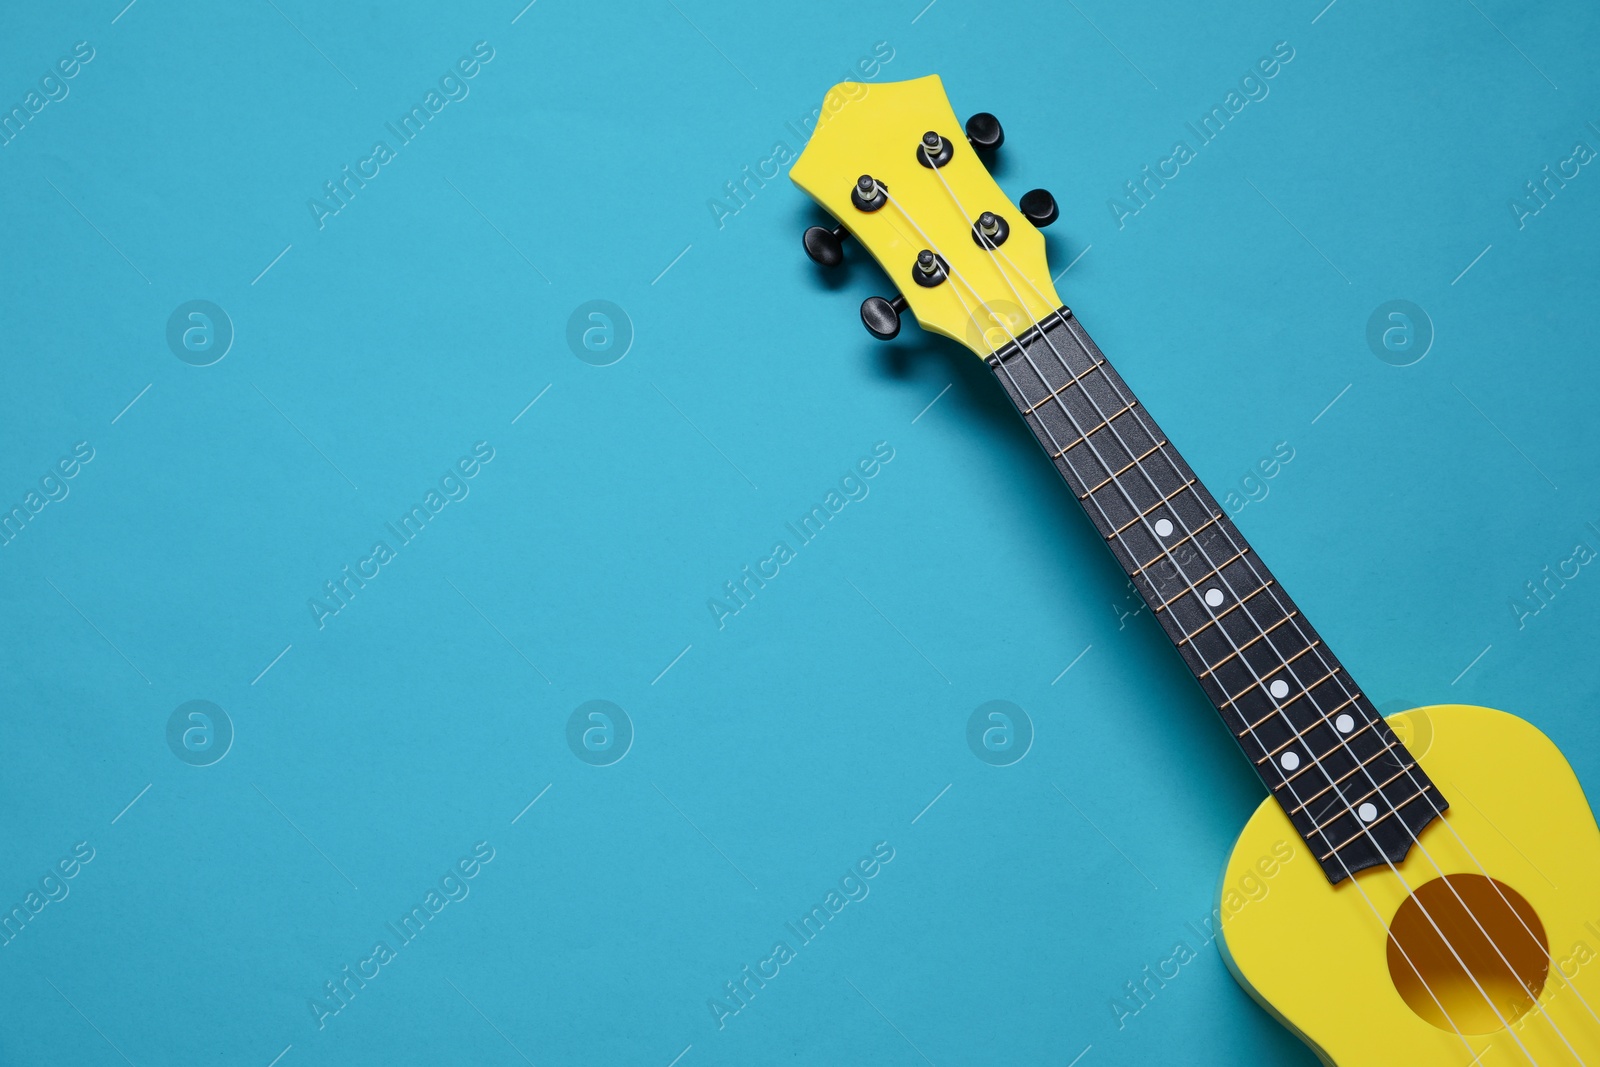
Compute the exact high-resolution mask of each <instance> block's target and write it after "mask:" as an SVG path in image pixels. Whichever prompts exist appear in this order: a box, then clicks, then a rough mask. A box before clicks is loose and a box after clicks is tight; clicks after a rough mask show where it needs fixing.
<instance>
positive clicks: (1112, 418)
mask: <svg viewBox="0 0 1600 1067" xmlns="http://www.w3.org/2000/svg"><path fill="white" fill-rule="evenodd" d="M988 363H989V365H990V367H991V368H992V369H993V371H994V374H995V377H996V378H997V379H999V381H1000V384H1001V386H1002V387H1004V389H1005V391H1006V393H1007V395H1009V396H1010V397H1011V400H1012V402H1013V403H1014V404H1015V405H1016V407H1017V411H1018V412H1019V413H1020V414H1021V415H1022V418H1023V421H1024V422H1026V423H1027V425H1028V427H1029V429H1031V430H1032V431H1033V433H1034V436H1035V437H1037V438H1038V441H1039V444H1040V445H1041V446H1043V448H1044V450H1045V452H1046V453H1048V454H1049V456H1050V459H1051V461H1052V462H1053V463H1054V464H1055V466H1056V470H1057V471H1058V472H1059V473H1060V474H1061V477H1062V480H1063V481H1065V482H1066V484H1067V487H1068V488H1069V489H1071V490H1072V493H1073V495H1074V496H1076V497H1077V498H1078V501H1079V503H1080V504H1082V505H1083V509H1084V511H1085V512H1086V513H1087V514H1088V516H1089V519H1090V521H1091V522H1093V523H1094V526H1095V529H1097V530H1099V531H1100V535H1101V537H1103V538H1104V539H1105V542H1106V545H1107V547H1109V548H1110V549H1111V553H1112V555H1113V556H1115V557H1116V559H1117V562H1118V563H1120V564H1122V568H1123V570H1124V571H1126V572H1127V575H1128V578H1129V580H1130V581H1132V583H1133V585H1134V587H1135V588H1136V589H1137V590H1138V592H1139V595H1140V596H1141V597H1143V598H1144V601H1145V603H1146V604H1148V605H1149V607H1150V611H1151V613H1152V614H1153V615H1154V616H1155V618H1156V620H1157V621H1158V622H1159V623H1160V624H1161V628H1162V630H1163V631H1165V633H1166V635H1167V637H1168V638H1169V639H1170V640H1171V641H1172V643H1173V645H1174V646H1175V647H1176V648H1177V650H1178V653H1179V654H1180V655H1181V656H1182V657H1183V661H1184V663H1186V664H1188V666H1189V670H1190V671H1191V672H1192V673H1193V674H1194V677H1195V680H1196V681H1197V682H1199V683H1200V688H1201V689H1202V690H1203V691H1204V692H1205V694H1206V697H1207V698H1208V699H1209V700H1210V701H1211V703H1212V705H1213V706H1214V707H1215V708H1216V709H1217V711H1218V713H1219V714H1220V715H1221V717H1222V721H1223V723H1224V725H1226V726H1227V728H1228V731H1229V733H1231V734H1232V735H1233V737H1234V740H1235V741H1236V742H1237V743H1238V744H1239V747H1240V749H1241V751H1243V753H1244V755H1245V758H1246V759H1248V760H1249V761H1250V764H1251V766H1253V767H1254V768H1255V771H1256V774H1257V775H1258V776H1259V777H1260V779H1261V782H1262V784H1263V785H1265V786H1266V787H1267V789H1268V791H1269V792H1270V793H1271V794H1272V795H1273V797H1274V798H1276V799H1277V801H1278V803H1279V804H1280V805H1281V806H1282V808H1283V810H1284V812H1285V813H1286V814H1287V815H1288V816H1289V819H1290V821H1291V822H1292V823H1293V824H1294V827H1295V829H1296V830H1297V831H1299V833H1300V836H1301V837H1302V838H1303V839H1304V840H1305V842H1306V844H1307V846H1308V847H1309V848H1310V849H1311V852H1312V855H1314V856H1316V857H1317V859H1318V862H1319V863H1320V864H1321V866H1322V869H1323V872H1324V874H1326V876H1327V878H1328V880H1329V881H1330V882H1332V883H1335V884H1336V883H1338V882H1340V881H1341V880H1343V879H1344V878H1346V877H1348V876H1350V875H1352V874H1354V873H1355V872H1356V871H1359V870H1362V869H1364V868H1366V867H1372V866H1377V865H1380V864H1383V863H1385V862H1386V861H1387V862H1391V863H1396V864H1398V863H1399V862H1400V861H1401V860H1402V859H1404V858H1405V855H1406V852H1407V850H1408V849H1409V847H1410V845H1411V844H1412V842H1414V841H1415V840H1416V837H1417V834H1418V833H1419V832H1420V831H1421V830H1422V828H1423V827H1425V826H1427V825H1428V824H1429V823H1430V822H1432V821H1433V819H1435V818H1437V817H1438V816H1439V814H1440V813H1442V812H1443V811H1444V810H1445V809H1446V807H1447V806H1448V805H1447V803H1446V801H1445V799H1444V797H1443V796H1442V795H1441V794H1440V793H1439V790H1438V789H1437V788H1436V787H1435V786H1434V785H1433V783H1432V782H1431V781H1429V780H1428V778H1427V776H1426V774H1424V773H1423V771H1422V768H1421V767H1420V766H1418V765H1417V762H1416V760H1415V759H1414V758H1413V757H1412V755H1411V753H1410V752H1408V751H1407V750H1406V748H1405V746H1404V745H1403V744H1402V743H1401V742H1400V739H1399V738H1398V737H1396V736H1395V734H1394V731H1393V730H1391V729H1390V727H1389V726H1388V724H1387V723H1385V722H1384V721H1383V718H1382V716H1380V715H1379V714H1378V711H1377V709H1376V708H1375V707H1373V705H1372V702H1371V701H1370V700H1368V699H1367V697H1366V696H1365V695H1364V694H1363V693H1362V692H1361V690H1360V689H1359V688H1357V686H1356V685H1355V683H1354V682H1353V681H1352V680H1351V678H1350V676H1349V674H1348V673H1347V672H1346V671H1345V669H1344V668H1343V667H1342V666H1341V665H1340V664H1339V661H1338V660H1337V659H1335V658H1334V655H1333V652H1332V651H1331V650H1330V649H1329V648H1328V647H1327V644H1326V643H1325V642H1324V641H1323V640H1322V638H1321V637H1320V636H1319V635H1318V634H1317V632H1316V630H1314V629H1312V627H1311V624H1310V623H1309V622H1307V621H1306V619H1305V616H1304V615H1303V614H1301V612H1300V609H1299V608H1298V607H1297V606H1296V605H1295V603H1294V601H1293V600H1291V599H1290V598H1289V594H1288V593H1287V592H1286V591H1285V590H1284V589H1283V587H1282V586H1281V585H1280V584H1279V583H1278V581H1277V580H1276V579H1275V578H1274V577H1273V576H1272V572H1271V571H1269V570H1268V569H1267V567H1266V565H1265V564H1264V563H1263V562H1262V561H1261V559H1260V558H1259V557H1258V556H1257V555H1256V553H1255V552H1254V551H1253V550H1252V549H1251V548H1250V545H1249V544H1248V543H1247V542H1246V541H1245V539H1244V536H1243V535H1242V534H1241V533H1240V532H1239V530H1238V528H1237V527H1236V526H1234V524H1233V522H1232V520H1231V519H1229V518H1228V516H1227V514H1226V513H1225V512H1224V511H1223V509H1222V508H1221V507H1219V506H1218V504H1217V501H1216V500H1215V498H1213V497H1212V495H1211V494H1210V493H1209V492H1207V491H1206V488H1205V486H1203V485H1202V484H1200V481H1199V479H1198V478H1196V477H1195V473H1194V471H1193V470H1192V469H1191V468H1190V467H1189V465H1188V464H1187V463H1185V462H1184V460H1183V458H1182V457H1181V456H1180V455H1178V453H1177V450H1176V449H1174V448H1173V447H1172V445H1171V444H1170V443H1168V441H1167V437H1166V434H1164V433H1163V432H1162V431H1161V427H1160V426H1158V425H1157V424H1156V422H1155V420H1154V419H1152V418H1151V417H1150V415H1149V413H1148V412H1147V411H1146V410H1145V409H1144V406H1143V405H1141V404H1140V403H1139V401H1138V399H1137V398H1135V397H1134V395H1133V391H1132V390H1130V389H1129V388H1128V386H1127V384H1126V383H1125V382H1123V380H1122V379H1121V377H1119V376H1118V374H1117V373H1116V371H1114V370H1113V369H1112V368H1111V365H1110V364H1109V363H1107V362H1106V358H1105V356H1104V355H1103V354H1102V353H1101V351H1100V349H1099V347H1098V346H1097V345H1095V343H1094V341H1093V340H1092V339H1090V337H1089V335H1088V334H1087V333H1086V332H1085V331H1084V329H1083V327H1082V325H1080V324H1079V322H1078V320H1077V319H1076V318H1075V317H1074V316H1073V314H1072V312H1071V311H1069V310H1067V309H1066V308H1062V309H1061V310H1060V311H1059V312H1058V313H1057V314H1055V315H1053V316H1050V317H1048V318H1046V319H1045V320H1044V321H1043V322H1041V323H1040V324H1038V325H1035V326H1033V327H1031V328H1029V329H1028V330H1027V331H1026V332H1024V333H1023V334H1022V335H1021V336H1020V337H1019V338H1017V339H1016V340H1015V341H1013V342H1011V343H1009V344H1007V345H1006V346H1005V347H1003V348H1001V349H1000V350H999V351H997V352H996V353H995V354H994V355H992V356H990V357H989V359H988Z"/></svg>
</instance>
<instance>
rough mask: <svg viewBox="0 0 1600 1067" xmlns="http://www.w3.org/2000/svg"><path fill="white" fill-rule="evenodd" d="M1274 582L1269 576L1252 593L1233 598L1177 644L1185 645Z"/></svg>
mask: <svg viewBox="0 0 1600 1067" xmlns="http://www.w3.org/2000/svg"><path fill="white" fill-rule="evenodd" d="M1275 584H1276V583H1275V582H1274V581H1273V580H1272V579H1270V578H1269V579H1267V584H1266V585H1263V586H1262V587H1261V588H1260V589H1257V590H1255V591H1254V592H1252V593H1246V594H1245V595H1244V596H1239V597H1237V599H1235V600H1234V602H1233V603H1232V604H1230V605H1228V607H1227V608H1226V609H1224V610H1222V611H1219V612H1217V615H1216V618H1214V619H1212V620H1211V621H1210V622H1208V623H1206V624H1205V625H1204V626H1202V627H1200V629H1198V630H1196V631H1195V632H1194V633H1192V634H1187V635H1185V637H1184V639H1183V640H1182V641H1179V642H1178V644H1179V645H1185V644H1188V643H1189V642H1191V641H1193V640H1194V639H1195V638H1197V637H1199V636H1200V635H1201V634H1203V633H1205V632H1206V630H1208V629H1210V628H1211V627H1212V626H1215V625H1217V624H1218V623H1220V622H1222V620H1223V618H1224V617H1225V616H1227V615H1229V614H1231V613H1233V612H1234V611H1237V610H1238V609H1239V608H1242V607H1244V606H1245V605H1246V604H1248V603H1249V602H1250V600H1251V599H1253V598H1254V597H1257V596H1260V595H1261V594H1262V593H1265V592H1266V591H1267V590H1268V589H1270V588H1271V587H1272V586H1273V585H1275Z"/></svg>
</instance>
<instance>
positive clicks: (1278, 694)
mask: <svg viewBox="0 0 1600 1067" xmlns="http://www.w3.org/2000/svg"><path fill="white" fill-rule="evenodd" d="M1267 691H1268V692H1269V693H1271V694H1272V695H1273V698H1274V699H1277V700H1282V699H1283V698H1284V697H1286V696H1288V695H1289V683H1288V682H1286V681H1284V680H1283V679H1282V678H1279V679H1278V680H1277V681H1275V682H1273V683H1272V684H1271V685H1269V686H1268V687H1267Z"/></svg>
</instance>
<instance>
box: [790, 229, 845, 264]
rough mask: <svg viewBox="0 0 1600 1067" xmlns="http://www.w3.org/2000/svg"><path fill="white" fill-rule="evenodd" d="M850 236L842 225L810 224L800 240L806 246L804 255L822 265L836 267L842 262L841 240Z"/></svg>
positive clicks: (842, 248) (842, 249)
mask: <svg viewBox="0 0 1600 1067" xmlns="http://www.w3.org/2000/svg"><path fill="white" fill-rule="evenodd" d="M849 236H850V231H848V230H846V229H845V228H844V227H843V226H835V227H834V228H833V229H831V230H830V229H828V228H827V227H826V226H812V227H811V228H809V229H808V230H806V232H805V234H804V235H803V236H802V237H801V242H802V243H803V244H804V245H805V246H806V255H808V256H810V257H811V259H812V261H813V262H815V263H820V264H822V265H823V266H824V267H837V266H838V265H839V264H841V263H843V262H844V247H843V241H844V239H845V238H846V237H849Z"/></svg>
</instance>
